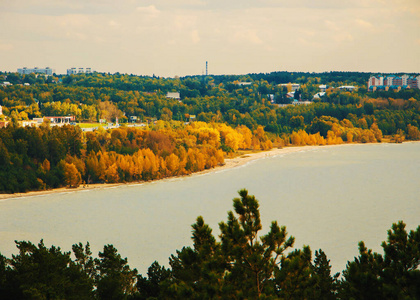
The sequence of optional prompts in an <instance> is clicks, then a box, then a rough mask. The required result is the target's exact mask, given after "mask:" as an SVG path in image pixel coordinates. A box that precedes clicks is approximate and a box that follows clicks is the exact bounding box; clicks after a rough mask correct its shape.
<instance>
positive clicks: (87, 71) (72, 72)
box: [67, 68, 92, 75]
mask: <svg viewBox="0 0 420 300" xmlns="http://www.w3.org/2000/svg"><path fill="white" fill-rule="evenodd" d="M83 73H84V74H91V73H92V68H86V69H84V68H78V69H77V68H71V69H67V75H75V74H83Z"/></svg>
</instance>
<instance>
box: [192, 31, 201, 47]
mask: <svg viewBox="0 0 420 300" xmlns="http://www.w3.org/2000/svg"><path fill="white" fill-rule="evenodd" d="M191 40H192V42H193V43H194V44H197V43H198V42H200V35H199V34H198V30H193V31H192V32H191Z"/></svg>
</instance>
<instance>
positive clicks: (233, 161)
mask: <svg viewBox="0 0 420 300" xmlns="http://www.w3.org/2000/svg"><path fill="white" fill-rule="evenodd" d="M345 145H355V144H341V145H329V146H299V147H293V146H289V147H283V148H273V149H271V150H268V151H260V152H247V153H246V154H243V155H239V156H237V157H234V158H226V159H225V163H224V165H221V166H218V167H215V168H213V169H208V170H204V171H201V172H196V173H192V174H190V175H185V176H196V175H202V174H205V173H210V172H215V171H219V170H224V169H229V168H235V167H239V166H242V165H244V164H247V163H249V162H250V161H254V160H258V159H262V158H266V157H271V156H276V155H283V154H289V153H294V152H299V151H307V150H312V149H315V148H319V147H337V146H345ZM170 178H172V177H168V178H163V179H158V180H165V179H170ZM138 183H139V182H136V181H134V182H128V183H98V184H89V185H85V186H84V185H80V186H79V187H78V188H65V187H63V188H58V189H52V190H45V191H32V192H27V193H15V194H0V200H4V199H10V198H20V197H28V196H37V195H45V194H52V193H63V192H74V191H78V190H86V189H89V190H91V189H101V188H109V187H115V186H121V185H127V184H138Z"/></svg>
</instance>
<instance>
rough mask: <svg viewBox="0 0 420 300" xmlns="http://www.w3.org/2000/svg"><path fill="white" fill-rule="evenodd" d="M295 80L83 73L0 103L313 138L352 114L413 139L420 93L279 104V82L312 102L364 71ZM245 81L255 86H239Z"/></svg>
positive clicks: (23, 114)
mask: <svg viewBox="0 0 420 300" xmlns="http://www.w3.org/2000/svg"><path fill="white" fill-rule="evenodd" d="M287 74H289V75H290V76H289V75H288V76H286V75H287ZM291 74H292V73H287V72H286V73H284V74H283V73H282V72H280V73H279V74H277V75H278V76H280V75H281V76H280V77H279V78H283V79H275V78H277V77H276V76H277V75H276V73H270V74H259V75H258V76H257V75H255V76H254V75H252V74H250V75H238V76H236V75H235V76H234V75H232V76H230V75H224V76H214V77H211V76H207V77H202V76H201V77H200V76H195V77H184V78H156V77H145V76H143V77H141V76H133V75H121V74H114V75H108V74H92V75H86V74H82V75H77V76H67V77H66V76H65V77H64V78H63V83H62V84H47V83H45V84H39V83H35V84H34V85H31V86H17V85H14V86H9V87H6V88H2V89H0V105H2V106H3V112H4V114H5V115H6V116H8V117H10V118H12V119H13V118H14V119H16V120H19V119H23V120H24V119H28V118H33V117H39V116H46V115H57V116H67V115H69V114H70V115H75V116H76V117H77V119H78V120H79V121H97V120H98V119H107V120H108V121H115V119H116V118H118V119H119V120H120V122H126V121H128V117H129V116H136V117H138V119H139V120H141V121H143V122H145V121H146V120H149V121H151V120H155V119H158V120H165V121H169V120H178V121H188V120H189V116H191V115H195V116H196V119H197V120H199V121H204V122H225V123H227V124H229V125H231V126H237V125H246V126H247V127H248V128H250V129H251V130H255V129H256V128H257V127H258V126H263V127H264V129H265V131H267V132H272V133H274V134H277V135H282V134H284V133H286V134H291V133H292V132H293V131H297V130H299V129H302V130H305V131H306V132H307V133H308V134H309V133H311V132H309V131H308V130H307V129H308V127H309V126H310V125H311V122H312V120H313V119H314V118H315V117H318V118H320V117H322V116H326V117H334V118H336V119H338V121H343V120H344V119H348V120H352V119H354V116H356V118H357V119H363V118H365V119H366V120H368V119H374V120H375V122H376V123H377V124H378V127H379V129H380V130H381V131H382V132H383V134H384V135H395V134H401V132H398V131H399V130H401V131H402V133H403V134H405V135H408V125H411V126H414V127H417V128H419V124H420V121H419V120H420V90H415V89H410V90H403V91H400V92H398V93H397V92H394V91H389V92H380V93H382V94H378V93H379V92H375V93H368V92H367V89H366V87H363V86H359V89H358V91H355V92H343V91H340V90H337V89H333V88H330V89H329V90H327V93H326V95H325V96H323V97H322V98H321V99H319V100H316V102H317V103H315V104H312V105H308V106H288V107H279V106H278V105H277V103H288V102H290V101H292V100H293V99H289V98H287V97H286V96H285V95H286V93H287V92H288V91H289V88H288V87H282V86H278V82H280V81H286V83H287V82H288V81H287V80H286V79H296V82H299V83H301V87H300V90H299V94H300V95H301V96H302V99H312V96H313V95H314V94H315V93H317V92H319V91H320V90H319V85H320V84H322V83H327V84H331V85H332V86H335V87H336V86H338V85H340V84H357V83H358V82H354V79H355V78H356V77H357V76H356V75H360V76H361V77H362V78H364V77H363V76H366V74H364V73H360V74H359V73H355V74H353V73H346V72H342V73H339V74H336V75H331V74H330V73H327V74H329V75H331V76H332V77H331V78H330V77H325V80H327V79H328V78H330V79H331V80H332V79H334V80H344V79H346V80H344V81H332V82H325V81H324V78H323V77H317V76H318V75H320V74H323V73H320V74H309V73H308V74H306V75H302V74H300V75H301V76H300V77H297V78H295V77H291ZM293 74H295V73H293ZM332 74H333V73H332ZM8 76H10V74H9V75H8ZM284 76H286V77H284ZM293 76H295V75H293ZM346 76H348V77H346ZM66 78H67V79H66ZM65 79H66V80H65ZM242 81H247V82H249V83H251V84H250V85H240V84H239V82H242ZM290 81H292V82H293V81H295V80H290ZM290 81H289V82H290ZM175 91H179V92H180V96H181V100H180V101H178V100H176V99H170V98H167V97H166V93H167V92H175ZM272 100H273V101H274V104H273V103H272V102H271V101H272ZM296 116H304V125H305V126H303V128H299V129H296V128H295V127H294V125H295V123H293V122H292V120H291V118H292V117H296ZM353 126H355V127H358V123H357V122H353ZM323 137H324V138H326V136H323Z"/></svg>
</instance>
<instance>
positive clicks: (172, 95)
mask: <svg viewBox="0 0 420 300" xmlns="http://www.w3.org/2000/svg"><path fill="white" fill-rule="evenodd" d="M166 98H171V99H176V100H180V99H181V96H180V94H179V92H168V93H167V94H166Z"/></svg>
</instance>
